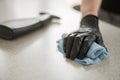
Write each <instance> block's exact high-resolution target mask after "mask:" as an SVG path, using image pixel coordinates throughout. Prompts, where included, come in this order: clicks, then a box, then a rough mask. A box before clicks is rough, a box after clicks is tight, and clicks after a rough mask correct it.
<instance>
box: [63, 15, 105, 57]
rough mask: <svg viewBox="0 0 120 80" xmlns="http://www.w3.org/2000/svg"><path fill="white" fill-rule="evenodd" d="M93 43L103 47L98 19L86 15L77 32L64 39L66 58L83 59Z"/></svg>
mask: <svg viewBox="0 0 120 80" xmlns="http://www.w3.org/2000/svg"><path fill="white" fill-rule="evenodd" d="M93 42H96V43H98V44H99V45H101V46H103V47H105V45H104V42H103V39H102V35H101V32H100V29H99V26H98V17H96V16H94V15H87V16H85V17H83V18H82V20H81V26H80V28H79V30H78V31H75V32H72V33H70V34H69V35H67V36H66V37H65V38H64V42H63V47H64V52H65V53H66V57H67V58H70V59H75V58H79V59H83V58H85V57H86V54H87V52H88V50H89V48H90V47H91V45H92V43H93ZM105 48H106V47H105Z"/></svg>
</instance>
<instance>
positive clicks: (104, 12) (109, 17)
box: [73, 0, 120, 27]
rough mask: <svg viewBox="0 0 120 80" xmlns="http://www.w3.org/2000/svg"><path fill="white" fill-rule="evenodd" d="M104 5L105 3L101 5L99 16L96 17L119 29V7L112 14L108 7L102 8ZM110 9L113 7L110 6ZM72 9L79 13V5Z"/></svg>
mask: <svg viewBox="0 0 120 80" xmlns="http://www.w3.org/2000/svg"><path fill="white" fill-rule="evenodd" d="M103 2H104V0H103ZM113 2H114V1H113ZM104 5H105V3H104V4H102V7H101V9H100V10H99V15H98V16H99V18H100V19H101V20H103V21H105V22H107V23H110V24H113V25H115V26H118V27H120V9H119V8H120V7H118V8H117V9H116V10H115V12H113V10H114V9H111V8H109V9H108V7H109V6H104ZM119 6H120V5H119ZM111 7H113V6H111ZM73 8H74V9H75V10H77V11H80V5H76V6H74V7H73ZM118 9H119V10H118ZM118 12H119V13H118Z"/></svg>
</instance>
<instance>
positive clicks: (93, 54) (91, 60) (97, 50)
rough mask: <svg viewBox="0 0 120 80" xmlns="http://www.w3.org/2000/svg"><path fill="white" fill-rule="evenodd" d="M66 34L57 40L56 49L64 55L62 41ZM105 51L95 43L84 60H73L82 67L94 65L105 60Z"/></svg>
mask: <svg viewBox="0 0 120 80" xmlns="http://www.w3.org/2000/svg"><path fill="white" fill-rule="evenodd" d="M66 35H67V34H63V35H62V39H60V40H58V41H57V44H58V45H57V47H58V50H59V51H60V52H61V53H63V54H64V55H65V53H64V50H63V40H64V38H65V36H66ZM107 55H108V53H107V51H106V49H105V48H104V47H102V46H100V45H99V44H97V43H96V42H94V43H93V44H92V45H91V47H90V49H89V51H88V53H87V56H86V57H85V58H84V59H82V60H81V59H78V58H76V59H74V61H76V62H78V63H80V64H83V65H91V64H95V63H98V62H99V61H101V60H103V59H105V58H107Z"/></svg>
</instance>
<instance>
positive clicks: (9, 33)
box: [0, 13, 60, 40]
mask: <svg viewBox="0 0 120 80" xmlns="http://www.w3.org/2000/svg"><path fill="white" fill-rule="evenodd" d="M45 14H47V13H40V15H43V16H44V15H45ZM54 18H56V19H60V18H59V17H57V16H54V15H49V16H48V17H47V18H45V19H44V20H40V21H38V22H37V23H35V24H32V25H29V26H25V27H21V28H10V27H9V26H6V25H0V38H3V39H7V40H12V39H15V38H17V37H19V36H22V35H25V34H26V33H29V32H32V31H34V30H37V29H41V28H44V27H45V26H46V25H48V24H49V23H50V22H51V20H52V19H54Z"/></svg>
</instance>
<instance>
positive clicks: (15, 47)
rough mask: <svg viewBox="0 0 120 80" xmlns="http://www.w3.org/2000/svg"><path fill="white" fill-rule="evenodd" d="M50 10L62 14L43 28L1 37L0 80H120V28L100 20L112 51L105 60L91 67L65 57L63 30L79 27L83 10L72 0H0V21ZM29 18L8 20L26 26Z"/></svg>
mask: <svg viewBox="0 0 120 80" xmlns="http://www.w3.org/2000/svg"><path fill="white" fill-rule="evenodd" d="M40 11H47V12H49V13H51V14H55V15H58V16H60V17H61V20H60V21H59V24H56V23H52V24H50V25H49V26H48V28H45V29H43V30H37V31H35V32H33V33H30V34H27V35H25V36H22V37H20V38H18V39H15V40H12V41H7V40H3V39H0V80H120V60H119V59H120V28H118V27H116V26H113V25H110V24H108V23H105V22H103V21H100V29H101V32H102V35H103V38H104V41H105V44H106V46H107V47H108V50H109V56H108V58H107V59H106V60H104V61H102V62H99V63H97V64H95V65H91V66H82V65H80V64H79V63H76V62H74V61H71V60H68V59H66V58H65V57H64V56H63V55H62V54H61V53H60V52H59V51H58V50H57V47H56V40H58V39H59V38H60V37H61V35H62V34H63V33H69V32H71V31H74V30H76V29H77V28H78V27H79V22H80V19H81V13H79V12H77V11H75V10H73V9H72V8H71V7H70V5H69V0H29V1H28V0H11V1H10V0H0V22H1V23H3V22H4V21H6V20H13V19H22V18H30V17H35V16H37V14H38V13H39V12H40ZM35 21H36V19H28V20H25V19H24V20H21V21H19V22H18V21H16V22H14V23H12V22H8V23H7V24H8V25H14V26H23V25H26V24H31V23H33V22H35Z"/></svg>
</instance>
